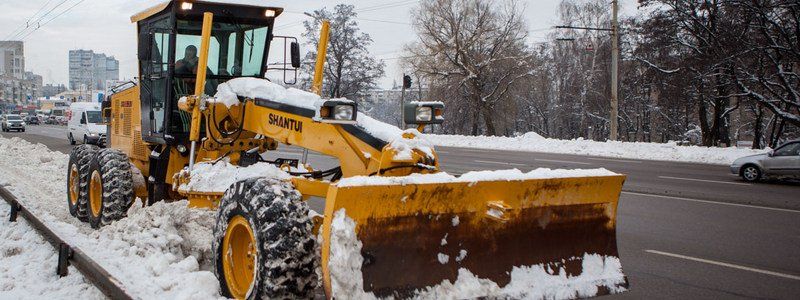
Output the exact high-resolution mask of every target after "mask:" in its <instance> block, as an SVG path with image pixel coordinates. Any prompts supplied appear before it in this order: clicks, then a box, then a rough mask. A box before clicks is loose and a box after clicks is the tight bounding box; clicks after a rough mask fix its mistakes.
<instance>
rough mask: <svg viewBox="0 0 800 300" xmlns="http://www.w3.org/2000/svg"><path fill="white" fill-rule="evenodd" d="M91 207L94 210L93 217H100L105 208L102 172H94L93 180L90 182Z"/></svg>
mask: <svg viewBox="0 0 800 300" xmlns="http://www.w3.org/2000/svg"><path fill="white" fill-rule="evenodd" d="M89 206H91V208H92V215H93V216H95V217H97V216H100V210H101V209H102V208H103V181H102V180H101V178H100V172H97V171H94V172H92V180H91V181H90V182H89Z"/></svg>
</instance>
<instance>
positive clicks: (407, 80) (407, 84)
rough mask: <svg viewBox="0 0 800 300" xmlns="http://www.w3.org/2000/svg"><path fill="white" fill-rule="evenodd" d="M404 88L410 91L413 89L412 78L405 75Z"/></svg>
mask: <svg viewBox="0 0 800 300" xmlns="http://www.w3.org/2000/svg"><path fill="white" fill-rule="evenodd" d="M403 88H406V89H410V88H411V76H409V75H403Z"/></svg>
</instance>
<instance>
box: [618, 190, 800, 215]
mask: <svg viewBox="0 0 800 300" xmlns="http://www.w3.org/2000/svg"><path fill="white" fill-rule="evenodd" d="M622 193H623V194H628V195H637V196H646V197H655V198H666V199H675V200H681V201H689V202H698V203H706V204H719V205H727V206H738V207H747V208H757V209H765V210H774V211H782V212H792V213H800V210H795V209H788V208H776V207H766V206H758V205H749V204H739V203H728V202H720V201H710V200H700V199H692V198H684V197H675V196H663V195H653V194H643V193H636V192H622Z"/></svg>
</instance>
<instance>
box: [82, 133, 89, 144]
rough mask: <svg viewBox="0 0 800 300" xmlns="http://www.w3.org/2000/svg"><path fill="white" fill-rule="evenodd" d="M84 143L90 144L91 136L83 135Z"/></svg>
mask: <svg viewBox="0 0 800 300" xmlns="http://www.w3.org/2000/svg"><path fill="white" fill-rule="evenodd" d="M83 144H84V145H88V144H89V138H88V137H86V135H84V136H83Z"/></svg>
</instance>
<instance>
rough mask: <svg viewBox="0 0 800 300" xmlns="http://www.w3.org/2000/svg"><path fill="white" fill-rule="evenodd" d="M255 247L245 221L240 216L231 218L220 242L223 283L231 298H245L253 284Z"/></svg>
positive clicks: (253, 237) (255, 258) (247, 223)
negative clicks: (223, 274)
mask: <svg viewBox="0 0 800 300" xmlns="http://www.w3.org/2000/svg"><path fill="white" fill-rule="evenodd" d="M255 245H256V240H255V236H254V235H253V229H252V228H251V227H250V223H249V222H247V219H245V218H244V217H242V216H234V217H233V218H231V220H230V221H228V229H227V230H225V238H224V239H223V241H222V252H221V255H222V256H223V257H222V270H223V271H224V273H225V283H226V284H227V286H228V291H230V292H231V296H233V298H236V299H243V298H245V297H247V292H249V291H250V286H251V285H252V284H253V278H254V277H255V266H256V261H257V258H258V252H257V251H256V248H255Z"/></svg>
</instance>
